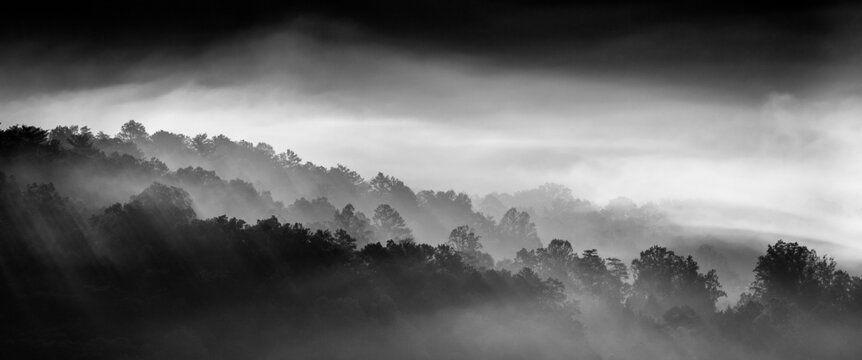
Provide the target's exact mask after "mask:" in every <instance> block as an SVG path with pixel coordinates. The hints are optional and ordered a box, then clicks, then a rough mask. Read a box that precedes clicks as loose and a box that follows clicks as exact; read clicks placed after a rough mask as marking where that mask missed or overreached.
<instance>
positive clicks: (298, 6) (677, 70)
mask: <svg viewBox="0 0 862 360" xmlns="http://www.w3.org/2000/svg"><path fill="white" fill-rule="evenodd" d="M848 9H850V7H849V6H848V5H844V4H841V3H836V2H823V1H818V2H811V3H810V4H807V5H804V4H803V5H800V4H796V3H795V2H783V1H767V2H751V1H738V2H734V1H698V2H694V1H688V2H684V1H638V2H617V1H586V2H579V3H576V4H573V3H572V2H570V1H482V0H464V1H310V2H290V1H268V0H248V1H236V2H226V1H202V0H193V1H181V2H180V1H172V2H167V1H87V0H85V1H67V2H56V3H51V2H42V1H29V2H20V3H19V4H11V5H2V9H0V33H2V36H0V42H2V43H3V44H4V45H5V48H6V49H12V50H14V51H17V53H18V54H21V52H22V51H23V53H24V54H25V55H19V56H17V57H16V59H15V60H17V61H18V62H21V61H37V62H38V61H40V60H41V61H44V58H45V57H48V58H54V59H58V58H59V59H62V60H63V61H73V62H74V61H100V62H104V63H105V69H104V72H103V77H104V78H102V77H100V78H99V79H92V78H91V79H80V80H79V81H81V82H87V81H90V82H93V81H98V80H105V81H110V79H111V71H112V70H113V71H122V70H123V67H122V65H117V64H116V63H115V62H120V63H122V62H124V61H125V62H128V61H134V60H135V59H138V58H140V57H144V56H148V55H150V54H152V53H154V52H157V53H159V54H163V55H165V56H177V57H189V56H193V55H195V54H197V53H199V52H200V51H203V50H204V49H207V48H208V47H210V46H212V45H213V44H218V43H221V42H223V41H225V39H231V38H234V37H236V36H242V35H243V34H248V33H250V32H255V31H265V30H266V29H269V28H274V27H279V26H284V25H285V24H290V23H292V22H295V21H297V20H308V19H311V20H315V21H323V22H334V23H340V24H346V25H348V26H353V27H357V28H359V29H361V30H362V34H363V39H362V40H363V41H366V42H373V43H380V44H387V45H391V46H395V47H398V48H404V49H409V50H411V51H416V52H420V53H423V52H426V53H439V52H446V53H454V54H463V55H467V56H471V57H476V58H478V59H482V60H486V61H489V62H492V63H494V64H498V65H502V66H517V67H526V68H533V69H543V70H548V71H575V72H591V73H593V74H595V75H602V74H612V75H614V76H617V75H621V74H622V75H626V76H631V77H645V78H648V79H654V78H661V79H664V80H666V81H675V82H683V83H692V82H694V83H709V86H711V87H713V88H717V89H725V90H727V91H729V92H739V91H746V92H747V93H746V94H749V93H750V92H758V91H771V90H773V89H774V88H781V89H786V90H788V91H792V90H799V89H801V88H804V87H805V86H806V85H808V84H809V83H810V82H812V81H816V80H817V76H819V71H820V70H822V68H823V67H826V66H828V64H830V62H832V61H836V59H840V58H841V57H843V56H846V54H843V53H842V51H841V49H840V46H838V47H839V48H838V49H836V46H835V45H834V43H835V42H837V41H839V40H838V39H842V38H843V37H846V32H847V27H848V25H849V24H852V23H853V20H854V18H853V16H852V15H850V14H851V13H852V12H848V11H847V10H848ZM315 35H316V36H318V37H320V38H321V40H322V41H327V40H332V41H338V40H342V39H339V38H338V35H337V34H329V33H327V31H320V32H319V33H317V34H315ZM328 37H333V39H328ZM22 48H23V49H24V50H21V49H22ZM9 52H11V51H9V50H7V54H8V53H9ZM31 58H32V59H31ZM5 60H6V61H9V60H8V59H5ZM7 65H8V63H7ZM7 67H8V66H7ZM112 67H113V68H112ZM71 83H72V85H74V83H75V80H71Z"/></svg>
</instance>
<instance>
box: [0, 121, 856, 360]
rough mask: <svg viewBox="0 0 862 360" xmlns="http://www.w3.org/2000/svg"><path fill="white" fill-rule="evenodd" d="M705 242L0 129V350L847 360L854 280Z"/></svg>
mask: <svg viewBox="0 0 862 360" xmlns="http://www.w3.org/2000/svg"><path fill="white" fill-rule="evenodd" d="M671 240H673V241H671ZM719 240H720V239H716V240H711V241H709V242H705V241H700V240H699V238H693V237H686V233H685V232H684V231H683V230H681V229H680V227H679V226H678V225H676V224H673V223H672V222H671V221H669V220H668V219H667V218H666V217H665V216H664V215H663V213H662V210H661V208H660V207H659V206H656V205H655V204H644V205H637V204H635V203H634V202H633V201H631V200H628V199H625V198H620V199H616V200H614V201H611V202H610V203H609V204H607V205H605V206H600V205H596V204H593V203H591V202H589V201H587V200H584V199H577V198H575V197H574V196H573V195H572V192H571V190H570V189H568V188H565V187H563V186H560V185H555V184H546V185H544V186H541V187H539V188H537V189H533V190H526V191H523V192H519V193H515V194H489V195H486V196H469V195H467V194H464V193H459V192H456V191H454V190H446V191H434V190H421V191H418V192H416V191H414V190H413V189H412V188H411V187H410V186H408V185H407V184H405V183H404V181H402V180H400V179H398V178H396V177H394V176H393V175H387V174H383V173H378V174H376V176H374V177H373V178H371V179H370V180H366V179H365V178H363V177H362V176H360V175H359V174H358V173H356V172H355V171H352V170H350V169H349V168H348V167H346V166H344V165H338V166H336V167H330V168H326V167H323V166H319V165H315V164H314V163H312V162H310V161H303V159H302V158H300V157H299V155H297V154H296V153H294V152H293V151H290V150H285V151H283V152H277V151H276V150H275V149H274V148H273V146H271V145H268V144H265V143H258V144H253V143H251V142H248V141H244V140H241V141H234V140H232V139H230V138H228V137H227V136H224V135H218V136H214V137H211V136H208V135H207V134H198V135H194V136H187V135H182V134H173V133H169V132H166V131H157V132H155V133H152V134H150V133H149V132H148V130H147V129H146V127H145V126H144V125H143V124H141V123H138V122H135V121H130V122H128V123H126V124H125V125H123V126H122V128H121V129H120V132H119V133H118V134H116V135H115V136H111V135H108V134H105V133H97V134H93V133H92V132H91V130H90V129H88V128H86V127H77V126H68V127H63V126H61V127H57V128H55V129H51V130H46V129H40V128H36V127H32V126H20V125H18V126H11V127H8V128H6V129H4V130H0V276H2V283H0V308H2V310H0V324H1V325H0V332H2V339H3V340H2V341H3V343H2V346H0V354H3V355H4V358H34V359H35V358H59V357H63V358H82V359H84V358H86V359H94V358H106V359H116V358H140V359H157V358H216V359H219V358H220V359H234V358H236V359H249V358H320V359H342V358H343V359H357V358H386V359H401V358H433V359H438V358H441V359H500V358H505V359H560V358H572V359H691V358H705V359H737V358H738V359H751V358H759V359H811V358H822V359H855V358H857V357H858V354H860V353H862V344H860V343H859V342H858V341H856V340H858V339H859V338H860V337H862V278H860V277H859V276H858V274H852V273H850V272H848V271H847V270H844V269H842V268H841V267H840V265H839V264H838V263H837V262H836V261H835V260H834V259H832V258H830V257H828V256H823V255H820V254H818V253H817V252H816V251H815V250H814V249H812V248H809V247H808V246H806V245H805V244H802V243H799V242H795V241H784V240H780V239H774V240H773V241H772V242H771V243H769V244H768V245H766V246H765V251H762V252H760V253H754V254H753V255H752V256H751V263H748V264H742V265H739V264H736V263H735V262H734V261H732V259H731V258H732V257H733V256H734V254H735V253H734V251H743V250H739V248H732V247H728V246H725V245H726V244H725V243H723V242H721V241H719ZM675 244H676V245H675ZM678 244H683V245H681V246H678ZM674 247H676V248H674ZM679 249H694V250H693V251H691V254H688V253H683V252H681V250H679ZM728 259H731V260H728ZM731 297H732V299H728V298H731ZM722 301H724V302H722Z"/></svg>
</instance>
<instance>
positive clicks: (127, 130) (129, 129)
mask: <svg viewBox="0 0 862 360" xmlns="http://www.w3.org/2000/svg"><path fill="white" fill-rule="evenodd" d="M149 136H150V135H149V134H148V133H147V128H145V127H144V124H141V123H139V122H137V121H135V120H129V122H127V123H125V124H123V126H122V127H120V133H119V134H117V137H119V138H120V139H121V140H123V141H131V142H136V141H140V140H146V139H148V138H149Z"/></svg>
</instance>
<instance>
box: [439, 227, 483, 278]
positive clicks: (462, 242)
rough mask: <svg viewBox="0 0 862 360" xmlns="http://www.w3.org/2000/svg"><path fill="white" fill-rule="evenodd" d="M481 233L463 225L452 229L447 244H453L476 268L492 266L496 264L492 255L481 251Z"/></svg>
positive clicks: (466, 260)
mask: <svg viewBox="0 0 862 360" xmlns="http://www.w3.org/2000/svg"><path fill="white" fill-rule="evenodd" d="M479 238H480V236H479V235H476V233H475V232H473V229H471V228H470V226H468V225H462V226H459V227H456V228H454V229H452V232H450V233H449V241H447V244H448V245H450V246H452V247H453V248H454V249H455V251H458V252H459V253H461V254H462V256H463V257H464V262H465V263H467V264H468V265H471V266H473V267H475V268H483V267H484V268H490V267H493V266H494V259H493V258H492V257H491V255H489V254H487V253H484V252H482V251H481V249H482V244H481V243H480V242H479Z"/></svg>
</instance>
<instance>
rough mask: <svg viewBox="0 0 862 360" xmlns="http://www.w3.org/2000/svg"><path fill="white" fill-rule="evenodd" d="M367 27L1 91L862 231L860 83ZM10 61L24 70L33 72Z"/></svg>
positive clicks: (481, 185)
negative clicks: (399, 41) (591, 60)
mask: <svg viewBox="0 0 862 360" xmlns="http://www.w3.org/2000/svg"><path fill="white" fill-rule="evenodd" d="M368 36H369V35H367V34H366V33H364V32H363V31H362V30H360V29H357V28H355V27H352V26H347V25H338V26H332V25H331V24H321V23H317V22H313V21H312V22H302V21H295V22H294V23H293V25H292V27H290V28H288V29H286V30H285V29H280V30H279V31H275V32H271V31H267V32H262V33H255V34H250V35H246V36H238V37H236V38H234V39H233V40H232V41H227V42H224V43H221V44H220V45H218V46H214V47H210V48H207V49H206V50H204V51H201V52H197V53H195V54H194V55H193V56H189V57H172V56H170V55H166V56H159V55H150V56H147V57H144V58H136V59H135V60H134V61H131V62H129V63H123V62H122V61H121V60H117V59H114V60H109V61H107V64H109V65H110V66H109V67H108V71H107V73H108V74H107V75H105V76H104V77H103V78H101V79H99V76H100V75H99V74H100V72H99V71H98V70H96V69H97V65H98V64H100V62H94V63H87V62H86V61H83V60H80V59H78V60H77V61H76V62H72V63H71V64H69V66H60V65H59V64H53V65H51V66H53V67H51V66H49V67H47V68H44V69H47V70H46V71H47V73H46V74H45V75H43V76H48V75H49V74H50V73H52V72H53V71H60V70H62V71H68V72H70V73H73V74H74V73H78V74H81V75H75V76H71V75H70V76H71V78H75V77H76V76H78V77H81V78H85V79H90V78H96V79H93V80H88V81H90V82H85V83H84V84H81V83H76V82H75V81H71V84H72V85H75V86H68V84H67V83H65V82H61V83H60V84H54V85H51V84H48V85H44V86H43V85H38V84H37V85H33V86H32V89H36V90H34V91H31V92H25V93H22V94H18V95H16V96H13V97H8V98H6V99H5V100H3V101H2V102H0V114H2V118H3V122H4V125H11V124H14V123H25V124H34V125H40V126H43V127H53V126H56V125H59V124H80V125H88V126H90V127H92V128H94V129H96V130H104V131H106V132H109V133H113V132H116V131H118V129H119V126H120V124H122V123H123V122H125V121H127V120H129V119H135V120H138V121H141V122H143V123H144V124H145V125H147V127H148V128H149V129H150V130H151V131H154V130H158V129H165V130H168V131H172V132H181V133H185V134H190V135H192V134H197V133H204V132H206V133H209V134H210V135H214V134H220V133H223V134H226V135H228V136H230V137H232V138H234V139H247V140H250V141H254V142H258V141H263V142H267V143H270V144H272V145H274V146H275V148H276V149H277V150H279V151H280V150H283V149H286V148H290V149H293V150H295V151H297V152H298V153H299V154H300V155H301V156H302V157H303V158H305V159H308V160H311V161H314V162H315V163H318V164H322V165H326V166H334V165H335V164H338V163H342V164H345V165H347V166H349V167H351V168H354V169H356V170H358V171H359V172H360V173H361V174H363V175H365V176H366V177H368V176H372V175H373V174H375V173H376V172H377V171H384V172H386V173H389V174H392V175H395V176H397V177H399V178H402V179H403V180H405V181H407V182H408V183H409V184H410V185H411V186H412V187H414V188H415V190H420V189H426V188H433V189H449V188H454V189H457V190H461V191H468V192H471V193H486V192H492V191H515V190H520V189H523V188H527V187H533V186H536V185H538V184H542V183H545V182H549V181H550V182H559V183H565V184H567V185H569V186H571V187H572V188H573V189H574V192H575V194H576V195H577V196H582V197H586V198H589V199H592V200H597V201H600V202H601V201H606V200H608V199H611V198H614V197H617V196H620V195H626V196H629V197H632V198H634V199H636V200H638V201H657V200H661V199H668V198H684V199H687V198H694V199H703V200H708V201H722V202H728V203H734V204H740V205H743V206H751V207H765V208H770V209H776V210H781V211H785V212H790V213H793V214H794V215H795V216H800V217H803V218H809V219H813V220H816V219H820V220H822V219H825V218H834V219H837V220H834V221H828V222H824V221H820V220H817V221H813V220H812V222H811V224H813V225H812V226H811V229H813V230H811V231H818V229H821V230H822V229H825V226H826V225H824V224H829V225H830V226H833V225H834V226H837V227H839V228H840V229H841V230H840V231H838V233H839V234H838V235H836V236H838V237H841V238H842V239H849V238H850V237H851V236H850V235H852V234H862V229H860V228H858V226H857V225H853V224H854V222H853V221H852V220H853V219H856V218H858V216H859V214H860V213H862V186H860V185H858V184H859V183H860V182H858V181H856V180H857V179H859V178H862V169H860V166H859V165H857V163H858V158H859V155H860V154H862V152H860V150H862V148H860V145H858V143H859V142H858V139H859V138H860V135H862V130H860V126H859V125H858V121H857V120H856V119H857V118H858V114H860V113H862V106H860V104H862V101H860V98H859V97H858V96H855V95H853V94H847V93H829V92H827V91H823V89H824V88H822V87H821V88H820V89H819V90H818V91H819V92H818V93H817V94H813V95H812V94H802V95H800V94H790V93H783V92H771V93H767V94H763V96H761V97H755V98H746V99H742V100H740V99H739V98H738V97H735V96H723V95H721V94H717V93H715V92H712V91H710V90H708V89H705V87H706V86H697V87H692V86H689V85H681V84H678V83H674V82H667V81H655V80H653V81H644V79H643V78H639V77H629V76H626V75H625V74H620V75H617V76H608V75H606V74H595V73H592V72H589V71H585V72H582V73H579V72H576V71H571V69H568V70H565V71H557V70H554V69H549V68H536V67H533V68H531V67H522V66H510V65H506V64H505V63H496V62H493V61H491V62H489V60H488V59H487V58H483V57H481V56H474V55H468V54H454V53H450V52H430V53H429V52H424V51H422V50H421V49H420V50H416V49H414V48H409V47H408V48H402V47H393V46H387V45H382V44H381V42H379V41H373V40H374V39H371V40H369V37H368ZM321 38H325V39H326V40H321ZM33 69H43V68H42V67H39V66H36V67H34V68H33ZM76 69H77V70H76ZM34 73H38V71H36V70H33V72H31V73H30V74H34ZM4 74H5V75H4V76H7V78H11V79H17V80H16V81H17V82H19V83H23V84H24V85H28V84H29V83H28V82H27V81H24V80H22V79H27V78H28V76H31V75H27V74H24V75H21V76H23V77H16V76H15V75H9V71H8V70H7V71H5V72H4ZM94 74H95V75H94ZM46 81H48V82H49V83H50V81H49V80H46ZM7 87H8V86H7ZM25 87H26V86H25ZM845 241H849V240H845Z"/></svg>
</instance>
